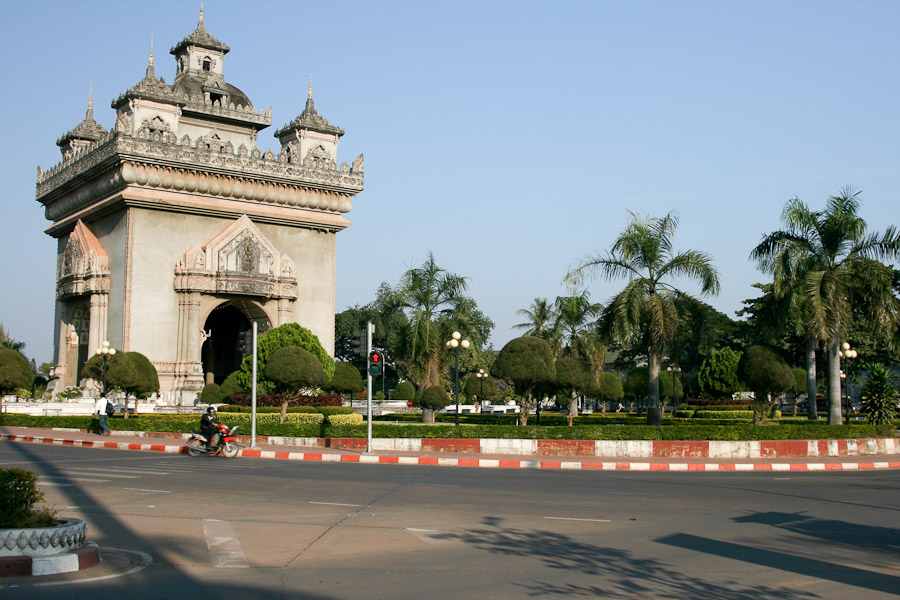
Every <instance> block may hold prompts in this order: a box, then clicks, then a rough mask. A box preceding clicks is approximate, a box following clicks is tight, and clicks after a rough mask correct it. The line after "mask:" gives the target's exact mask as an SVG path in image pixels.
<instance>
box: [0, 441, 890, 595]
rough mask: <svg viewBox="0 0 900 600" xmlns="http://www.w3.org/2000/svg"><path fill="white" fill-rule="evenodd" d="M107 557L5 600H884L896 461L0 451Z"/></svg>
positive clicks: (18, 589)
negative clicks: (749, 469) (452, 463)
mask: <svg viewBox="0 0 900 600" xmlns="http://www.w3.org/2000/svg"><path fill="white" fill-rule="evenodd" d="M0 464H2V465H3V466H5V467H11V466H15V467H21V468H27V469H31V470H35V471H38V472H40V473H41V478H40V482H41V483H40V485H41V487H42V489H43V490H44V492H45V494H46V497H47V500H48V501H49V502H50V503H52V504H53V505H55V507H56V508H57V509H58V510H59V512H60V513H61V514H62V515H67V516H73V517H79V518H83V519H85V520H86V521H87V522H88V533H89V535H88V538H89V539H91V540H93V541H95V542H97V543H98V544H99V545H100V547H101V550H102V552H103V556H104V562H103V564H101V565H100V566H98V567H94V568H92V569H88V570H86V571H83V572H81V573H78V574H77V575H76V576H74V577H73V576H72V575H65V576H49V577H41V578H30V579H16V580H11V579H8V578H5V579H2V580H0V588H6V589H3V590H2V592H0V595H2V597H3V598H4V600H6V599H15V598H23V599H24V598H28V599H32V598H35V599H42V598H62V597H66V598H69V597H77V598H91V599H92V600H100V599H106V598H110V599H112V598H116V599H121V598H128V599H129V600H139V599H145V598H146V599H166V598H168V599H173V600H174V599H179V598H195V597H204V598H216V597H221V598H228V599H229V600H230V599H239V598H266V599H273V598H310V599H339V598H392V599H393V598H396V599H405V598H416V599H421V598H529V597H566V598H578V597H585V598H641V599H646V598H679V599H681V598H691V599H694V598H697V599H699V598H703V599H707V598H708V599H721V600H726V599H727V600H735V599H737V600H744V599H746V600H750V599H753V600H757V599H768V598H775V599H791V600H793V599H798V600H799V599H804V600H805V599H816V598H824V599H831V598H834V599H838V598H840V599H846V598H853V599H869V598H872V599H878V598H896V597H897V596H898V593H900V568H898V558H900V528H898V524H900V518H898V515H900V493H898V492H900V472H898V471H860V472H817V473H777V472H753V473H697V474H694V473H650V472H645V473H617V472H601V471H594V472H584V471H575V472H570V471H557V470H553V471H546V470H499V469H497V470H494V469H470V468H445V467H426V466H398V465H359V464H342V463H311V462H293V461H271V460H259V459H248V458H242V459H235V460H227V459H224V458H218V457H197V458H191V457H188V456H186V455H167V454H157V453H143V452H141V453H137V452H128V451H118V450H102V451H98V450H92V449H86V448H77V447H61V446H51V445H38V444H22V443H2V444H0Z"/></svg>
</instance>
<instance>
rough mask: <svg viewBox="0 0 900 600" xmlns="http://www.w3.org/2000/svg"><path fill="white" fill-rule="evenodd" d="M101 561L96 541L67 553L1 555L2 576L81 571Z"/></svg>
mask: <svg viewBox="0 0 900 600" xmlns="http://www.w3.org/2000/svg"><path fill="white" fill-rule="evenodd" d="M99 563H100V548H99V547H98V546H97V544H95V543H94V542H85V544H84V546H83V547H81V548H79V549H78V550H76V551H74V552H67V553H65V554H50V555H46V556H4V557H0V577H20V576H29V575H57V574H59V573H71V572H73V571H80V570H82V569H87V568H90V567H93V566H94V565H97V564H99Z"/></svg>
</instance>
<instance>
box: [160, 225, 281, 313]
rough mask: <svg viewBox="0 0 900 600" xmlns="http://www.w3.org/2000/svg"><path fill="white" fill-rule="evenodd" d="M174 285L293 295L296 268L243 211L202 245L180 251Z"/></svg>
mask: <svg viewBox="0 0 900 600" xmlns="http://www.w3.org/2000/svg"><path fill="white" fill-rule="evenodd" d="M175 289H176V290H178V291H198V292H206V293H225V294H243V295H249V296H264V297H267V298H290V299H296V298H297V295H298V289H297V278H296V269H295V267H294V262H293V261H292V260H291V259H290V257H289V256H287V255H283V254H281V253H280V252H279V251H278V249H277V248H276V247H275V245H274V244H272V242H270V241H269V240H268V239H267V238H266V236H264V235H263V234H262V232H261V231H260V230H259V228H258V227H257V226H256V225H255V224H254V223H253V221H251V220H250V218H249V217H248V216H247V215H243V216H241V217H240V218H239V219H237V220H236V221H235V222H234V223H232V224H231V225H229V226H228V227H226V228H225V229H223V230H222V231H221V232H220V233H219V234H218V235H216V236H215V237H213V238H212V239H211V240H209V241H208V242H207V243H206V244H203V245H202V246H194V247H192V248H190V249H188V250H187V251H186V252H185V253H184V260H183V261H182V262H180V263H179V264H178V265H177V266H176V267H175Z"/></svg>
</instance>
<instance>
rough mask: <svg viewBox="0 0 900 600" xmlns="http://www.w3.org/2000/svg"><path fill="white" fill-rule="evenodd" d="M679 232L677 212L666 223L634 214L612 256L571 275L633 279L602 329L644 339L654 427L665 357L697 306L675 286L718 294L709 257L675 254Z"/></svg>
mask: <svg viewBox="0 0 900 600" xmlns="http://www.w3.org/2000/svg"><path fill="white" fill-rule="evenodd" d="M677 227H678V217H677V215H676V214H675V213H674V212H671V213H669V214H668V215H666V216H665V217H663V218H650V217H640V216H638V215H636V214H634V213H631V221H630V223H629V224H628V226H627V227H626V228H625V231H623V232H622V233H621V234H620V235H619V236H618V237H617V238H616V241H615V242H614V243H613V246H612V250H611V251H609V252H607V253H605V254H595V255H593V256H589V257H587V258H585V259H584V260H583V261H582V262H581V263H580V264H579V265H577V266H576V267H575V268H574V269H573V270H572V271H570V272H569V274H568V276H567V279H568V280H569V281H570V282H572V283H574V284H578V283H579V282H580V281H581V280H583V279H584V278H585V277H586V276H588V275H596V274H599V275H600V276H601V277H603V278H604V279H606V280H613V279H620V278H625V279H627V280H628V283H627V284H626V286H625V289H623V290H622V291H621V292H619V293H618V294H616V295H615V296H613V298H612V299H611V300H610V301H609V302H608V303H607V305H606V307H605V308H604V310H603V312H602V314H601V316H600V321H599V328H600V331H601V332H603V334H604V336H605V337H607V338H609V339H616V340H618V341H621V342H624V343H627V342H631V341H636V340H640V345H641V347H642V348H643V349H644V352H645V353H646V355H647V360H648V365H649V376H648V383H647V395H648V396H649V398H650V410H649V411H648V415H647V423H648V424H650V425H659V424H660V401H659V398H660V396H659V373H660V365H661V364H662V357H663V355H664V352H665V351H666V347H667V346H668V345H670V344H671V343H672V341H673V338H674V335H675V333H676V332H677V330H678V327H679V323H680V321H681V319H682V315H683V314H684V313H685V312H686V308H685V307H686V306H687V305H690V304H693V303H695V302H696V300H695V299H694V298H693V297H691V296H690V295H688V294H686V293H685V292H683V291H681V290H679V289H678V288H676V287H675V285H674V283H673V282H674V281H681V280H685V279H693V280H696V281H698V282H699V283H700V288H701V293H702V294H703V295H708V294H717V293H718V292H719V274H718V272H717V271H716V269H715V268H714V267H713V266H712V259H711V258H710V256H709V255H708V254H706V253H704V252H700V251H697V250H688V251H684V252H679V253H677V254H675V253H674V251H673V238H674V237H675V229H676V228H677Z"/></svg>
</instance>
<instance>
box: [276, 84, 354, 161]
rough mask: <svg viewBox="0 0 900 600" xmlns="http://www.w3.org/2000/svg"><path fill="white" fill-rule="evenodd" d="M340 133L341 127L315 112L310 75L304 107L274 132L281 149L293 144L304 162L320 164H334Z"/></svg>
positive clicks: (341, 133) (341, 131) (342, 131)
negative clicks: (295, 116) (298, 114)
mask: <svg viewBox="0 0 900 600" xmlns="http://www.w3.org/2000/svg"><path fill="white" fill-rule="evenodd" d="M342 135H344V130H343V129H341V128H340V127H335V126H334V125H332V124H331V123H329V122H328V121H327V120H326V119H325V118H324V117H323V116H321V115H320V114H319V113H318V112H316V104H315V102H313V96H312V76H311V75H310V78H309V94H308V96H307V99H306V108H304V109H303V112H302V113H300V116H299V117H297V118H296V119H294V120H293V121H291V122H290V123H288V124H287V125H285V126H284V127H282V128H281V129H279V130H278V131H276V132H275V137H277V138H278V141H279V142H281V147H282V148H285V147H288V146H289V145H291V144H293V145H294V146H295V148H294V151H295V152H296V153H297V154H298V156H299V158H300V160H302V161H303V163H304V164H308V163H310V162H312V163H313V164H314V165H315V166H323V165H321V164H320V163H321V162H322V161H324V162H325V163H326V164H335V163H336V161H337V147H338V143H339V142H340V137H341V136H342Z"/></svg>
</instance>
